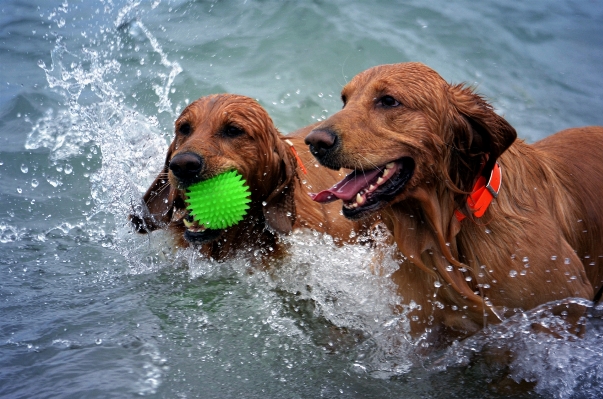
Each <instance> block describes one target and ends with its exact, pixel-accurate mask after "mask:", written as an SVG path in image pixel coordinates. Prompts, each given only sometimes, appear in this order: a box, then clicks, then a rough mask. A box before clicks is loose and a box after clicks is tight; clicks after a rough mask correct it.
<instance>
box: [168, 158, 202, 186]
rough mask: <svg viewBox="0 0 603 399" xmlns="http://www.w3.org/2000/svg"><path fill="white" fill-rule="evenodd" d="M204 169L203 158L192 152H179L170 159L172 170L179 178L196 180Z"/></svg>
mask: <svg viewBox="0 0 603 399" xmlns="http://www.w3.org/2000/svg"><path fill="white" fill-rule="evenodd" d="M202 169H203V158H201V157H200V156H199V155H197V154H195V153H192V152H184V153H182V154H178V155H176V156H174V157H173V158H172V160H171V161H170V170H171V171H172V173H173V174H174V176H176V177H177V178H178V179H180V180H183V181H190V180H194V179H195V178H196V177H197V176H198V174H199V173H200V172H201V170H202Z"/></svg>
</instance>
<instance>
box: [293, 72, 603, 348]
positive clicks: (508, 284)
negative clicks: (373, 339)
mask: <svg viewBox="0 0 603 399" xmlns="http://www.w3.org/2000/svg"><path fill="white" fill-rule="evenodd" d="M341 98H342V100H343V109H342V110H341V111H339V112H337V113H336V114H334V115H333V116H331V117H330V118H328V119H326V120H325V121H323V122H322V123H321V124H320V125H319V126H316V127H315V128H314V130H313V131H312V132H311V133H310V134H309V135H308V136H307V137H306V140H305V141H306V143H307V144H308V145H309V147H310V151H311V152H312V153H313V155H314V156H315V157H316V158H317V159H318V160H319V161H320V163H321V164H322V165H324V166H326V167H328V168H331V169H333V170H339V169H340V168H348V169H352V170H353V172H352V173H350V174H349V175H348V176H346V177H345V179H343V180H342V181H341V182H339V183H337V184H336V185H334V186H333V187H331V188H330V189H328V190H325V191H323V192H321V193H319V194H317V195H316V196H315V200H317V201H319V202H321V203H327V202H330V201H335V200H337V199H341V200H342V201H343V214H344V215H345V216H346V217H348V218H349V219H351V220H358V219H361V218H363V217H366V216H367V215H375V214H378V215H380V217H381V218H382V220H383V222H384V223H385V224H386V225H387V227H388V229H389V230H390V232H391V233H392V237H393V240H394V241H395V243H396V245H397V247H398V249H399V251H400V253H401V254H402V255H403V256H401V261H400V268H399V270H397V271H396V272H395V273H394V274H393V276H392V278H393V279H394V280H395V282H396V283H397V285H398V287H399V293H400V295H401V296H402V297H403V302H404V303H405V304H406V305H408V306H407V310H408V311H409V313H408V319H409V321H410V323H411V331H412V333H413V334H414V335H415V336H419V335H421V334H425V335H423V336H424V337H425V336H427V335H431V340H433V341H434V345H435V344H436V342H435V341H437V342H438V343H439V344H446V343H449V342H451V341H452V340H454V339H460V338H463V337H467V336H469V335H471V334H473V333H475V332H477V331H479V330H480V329H481V328H482V327H484V326H485V325H486V324H487V323H498V322H500V321H501V320H504V319H506V318H508V317H510V316H512V315H513V314H516V313H519V312H522V311H525V310H528V309H532V308H534V307H536V306H538V305H541V304H544V303H548V302H551V301H556V300H562V299H565V298H570V297H576V298H586V299H587V300H598V299H599V297H600V295H601V287H602V283H603V128H601V127H582V128H574V129H568V130H564V131H562V132H559V133H557V134H554V135H552V136H550V137H547V138H545V139H543V140H541V141H539V142H537V143H534V144H532V145H528V144H526V143H525V142H524V141H522V140H516V132H515V129H514V128H513V127H512V126H511V125H510V124H509V123H508V122H507V121H506V120H505V119H504V118H502V117H501V116H499V115H497V114H496V113H495V112H494V111H493V108H492V106H491V105H489V104H488V103H487V102H486V101H485V100H484V99H483V98H482V97H480V96H479V95H477V94H476V93H475V92H474V91H473V90H472V89H471V88H469V87H466V86H465V85H463V84H458V85H451V84H448V83H447V82H446V81H445V80H444V79H443V78H442V77H441V76H440V75H438V74H437V73H436V72H435V71H433V70H432V69H430V68H428V67H427V66H425V65H422V64H419V63H403V64H394V65H382V66H377V67H374V68H371V69H368V70H366V71H364V72H362V73H360V74H358V75H357V76H356V77H354V78H353V79H352V80H351V81H350V82H349V83H348V84H347V85H346V86H345V87H344V88H343V90H342V92H341ZM566 302H567V303H565V304H561V305H559V306H558V307H557V308H556V309H555V310H554V311H553V313H554V314H559V315H561V317H566V318H567V319H568V321H569V323H570V324H572V320H573V321H576V322H577V321H578V320H579V319H580V317H581V315H583V313H584V307H583V306H578V305H576V306H573V305H571V303H572V301H566ZM574 326H575V324H574ZM571 329H573V327H572V328H571ZM571 329H570V330H571ZM574 332H577V331H574Z"/></svg>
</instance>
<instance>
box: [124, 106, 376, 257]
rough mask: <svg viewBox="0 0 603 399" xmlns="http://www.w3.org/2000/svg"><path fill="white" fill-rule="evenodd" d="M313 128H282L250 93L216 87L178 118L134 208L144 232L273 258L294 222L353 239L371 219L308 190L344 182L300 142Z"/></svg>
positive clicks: (207, 250)
mask: <svg viewBox="0 0 603 399" xmlns="http://www.w3.org/2000/svg"><path fill="white" fill-rule="evenodd" d="M311 129H312V126H308V127H306V128H302V129H300V130H298V131H296V132H293V133H291V134H289V135H286V136H285V135H282V134H280V133H279V131H278V130H277V128H276V127H275V126H274V124H273V122H272V119H271V118H270V116H269V115H268V113H267V112H266V111H265V110H264V108H263V107H262V106H261V105H260V104H259V103H258V102H257V101H256V100H254V99H252V98H249V97H245V96H241V95H235V94H215V95H210V96H207V97H202V98H200V99H198V100H196V101H194V102H193V103H191V104H189V105H188V106H187V107H186V108H185V109H184V110H183V111H182V114H181V115H180V116H179V117H178V119H177V120H176V122H175V134H174V139H173V141H172V143H171V144H170V146H169V148H168V151H167V155H166V159H165V163H164V165H163V168H162V170H161V171H160V173H159V174H158V175H157V177H156V178H155V180H154V181H153V182H152V183H151V185H150V187H149V188H148V189H147V191H146V193H145V194H144V196H143V198H142V202H141V203H140V204H139V205H138V206H136V207H135V209H134V210H133V211H132V213H131V215H130V221H131V223H132V225H133V226H134V228H135V230H136V231H137V232H139V233H143V234H144V233H149V232H152V231H154V230H157V229H168V230H169V231H171V232H172V234H173V235H174V238H175V243H176V246H178V247H187V246H191V245H193V246H195V247H198V248H199V250H200V251H201V252H202V253H203V254H204V255H206V256H209V257H211V258H214V259H217V260H222V259H226V258H229V257H233V256H235V255H236V254H238V253H240V252H241V251H245V252H255V250H258V249H259V250H260V253H262V254H264V255H265V256H275V255H278V254H280V253H282V251H283V249H284V248H283V245H282V243H281V240H280V236H281V235H283V234H288V233H290V232H291V231H292V230H294V229H302V228H306V229H311V230H315V231H318V232H320V233H326V234H329V235H331V236H332V237H333V239H334V241H335V242H336V243H339V244H343V243H346V242H354V241H355V240H356V239H357V237H358V236H359V235H362V233H363V232H365V231H366V230H367V229H368V228H369V227H370V225H371V224H372V221H362V222H358V221H350V220H348V219H346V218H344V217H343V216H342V215H341V213H340V209H339V207H338V206H337V205H336V204H319V203H317V202H314V201H312V199H311V197H310V195H309V193H310V192H315V191H317V190H319V189H320V188H322V187H328V186H330V185H332V184H334V183H336V182H337V181H339V180H341V178H342V177H343V173H344V172H337V171H333V170H330V169H327V168H324V167H321V166H318V164H317V162H316V161H315V160H314V159H313V157H312V156H311V154H310V153H309V151H308V149H307V147H306V146H305V145H304V143H303V139H304V137H305V136H306V135H307V134H308V133H309V132H310V130H311Z"/></svg>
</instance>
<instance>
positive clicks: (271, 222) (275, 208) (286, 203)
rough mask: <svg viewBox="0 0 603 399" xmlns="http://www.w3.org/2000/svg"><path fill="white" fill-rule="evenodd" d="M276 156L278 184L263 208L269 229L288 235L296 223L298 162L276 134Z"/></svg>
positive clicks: (278, 134)
mask: <svg viewBox="0 0 603 399" xmlns="http://www.w3.org/2000/svg"><path fill="white" fill-rule="evenodd" d="M276 134H277V137H276V141H275V148H274V153H275V154H274V155H275V163H276V165H274V167H275V168H276V169H275V170H277V171H278V183H277V185H276V187H275V189H274V190H273V191H272V192H271V193H270V194H269V195H268V198H267V199H266V205H265V206H264V207H263V208H262V209H263V211H264V219H265V220H266V224H267V225H268V227H269V228H270V229H272V230H274V231H276V232H278V233H282V234H286V233H289V232H291V230H293V223H294V222H295V216H296V215H295V198H294V191H295V183H296V181H295V179H296V177H297V173H296V169H295V168H296V166H297V164H296V160H295V157H294V156H293V154H292V153H291V151H290V149H289V145H288V144H287V143H285V141H284V139H283V138H282V137H280V133H278V132H276Z"/></svg>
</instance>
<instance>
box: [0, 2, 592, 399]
mask: <svg viewBox="0 0 603 399" xmlns="http://www.w3.org/2000/svg"><path fill="white" fill-rule="evenodd" d="M507 3H508V2H493V1H484V2H471V1H456V2H450V1H433V2H430V3H429V4H426V3H425V2H420V1H410V2H393V1H381V2H370V3H369V2H362V1H331V2H321V1H315V2H277V1H251V0H247V1H233V2H211V1H184V0H182V1H167V0H154V1H150V2H142V1H117V0H115V1H113V0H105V1H97V2H75V1H65V2H60V1H44V2H42V1H37V2H36V1H17V0H6V1H3V3H2V4H1V5H0V61H1V62H2V75H1V76H2V79H0V84H1V86H0V251H1V254H2V257H1V258H0V315H1V317H0V396H2V397H11V398H31V397H40V398H42V397H52V398H56V397H78V398H79V397H112V398H113V397H132V396H139V395H146V396H150V397H182V398H192V397H204V398H228V397H245V398H248V397H249V398H253V397H261V398H266V397H267V398H277V397H287V398H292V397H300V398H314V397H348V398H358V397H367V398H369V397H373V398H384V397H388V398H389V397H405V398H406V397H409V398H412V397H436V398H437V397H442V398H444V397H446V398H448V397H459V398H470V397H475V398H481V397H505V395H507V394H506V393H505V392H504V391H502V392H501V391H500V389H499V390H498V391H496V390H495V389H493V388H492V387H491V385H493V383H495V382H496V381H497V380H499V379H501V378H502V377H504V376H505V375H510V376H511V378H512V379H515V380H517V381H519V380H521V379H525V380H530V381H537V384H536V386H535V388H534V389H533V390H532V391H531V392H528V393H524V394H521V395H524V396H529V397H558V398H594V397H599V396H600V392H602V391H603V369H602V367H603V366H601V365H602V364H603V362H602V360H603V335H602V334H603V322H602V321H601V318H600V314H601V313H602V310H601V309H591V312H590V313H591V317H590V319H589V320H588V323H587V324H588V325H587V327H588V330H587V334H586V336H585V337H584V338H583V339H580V340H570V339H559V340H551V339H550V338H548V337H544V336H539V335H533V334H530V333H529V328H528V326H529V323H530V322H531V321H533V320H537V319H538V318H539V317H541V316H542V312H544V311H545V310H546V309H537V310H534V311H532V312H530V313H529V314H526V315H524V317H523V318H518V319H515V320H510V321H509V322H507V323H505V324H503V325H501V326H497V327H495V328H492V329H490V330H488V331H487V332H486V333H484V334H478V335H476V336H475V337H472V338H471V339H468V340H466V341H465V342H462V343H458V344H457V345H455V346H453V347H452V348H450V349H449V350H447V351H444V352H441V353H437V354H433V355H430V356H424V355H420V354H418V353H417V351H416V348H415V344H416V343H414V342H412V341H409V340H408V337H407V336H406V334H405V331H406V324H405V319H404V315H403V314H402V315H396V314H394V313H393V312H392V310H391V309H392V307H393V305H395V304H396V303H397V301H398V299H397V297H396V296H395V295H394V293H393V287H392V286H391V284H390V281H389V279H388V278H387V275H388V274H389V273H391V272H392V271H393V270H394V268H395V264H394V263H393V262H389V261H388V262H385V263H384V264H383V265H382V266H381V267H382V270H381V273H378V274H375V273H372V272H371V271H370V270H369V260H370V258H371V256H372V254H371V253H370V250H369V249H367V248H364V247H346V248H338V247H336V246H334V245H333V244H332V242H331V241H330V239H329V237H322V236H315V235H313V234H311V233H308V232H305V233H297V234H295V235H293V236H291V237H289V238H288V240H289V241H290V242H291V253H290V255H289V257H288V258H287V259H285V260H284V261H283V262H282V265H280V267H278V268H276V269H275V270H273V271H271V272H259V271H256V272H253V273H250V272H249V259H246V258H244V257H241V259H238V260H236V261H232V262H227V263H223V264H218V263H215V262H211V261H209V260H207V259H203V258H201V257H200V256H199V255H198V254H196V253H194V252H192V251H173V250H172V245H171V242H170V237H168V236H167V235H165V234H163V233H161V232H157V233H154V234H152V235H150V236H137V235H135V234H133V233H132V232H131V230H130V228H129V226H128V225H127V223H126V218H125V216H126V214H127V213H128V210H129V209H130V206H131V204H132V201H136V200H137V199H139V198H140V196H141V195H142V192H143V191H144V190H145V188H146V187H147V185H148V184H149V183H150V182H151V181H152V179H153V177H154V176H155V175H156V173H157V171H158V170H159V169H160V167H161V164H162V161H163V157H164V154H165V150H166V148H167V143H168V142H169V140H170V139H171V134H172V132H171V129H172V124H173V121H174V119H175V117H176V115H177V114H179V112H180V110H181V109H182V108H183V107H184V106H185V105H186V104H187V103H188V102H190V101H192V100H194V99H196V98H198V97H200V96H203V95H207V94H210V93H217V92H232V93H240V94H245V95H249V96H252V97H254V98H257V99H258V100H259V102H260V103H261V104H262V105H264V106H265V107H266V108H267V110H268V111H269V112H270V114H271V115H272V116H273V119H274V121H275V123H276V124H277V126H279V128H280V129H281V130H282V131H283V132H289V131H292V130H294V129H296V128H298V127H301V126H304V125H307V124H309V123H311V122H313V121H315V120H317V119H321V118H324V117H326V116H327V115H330V114H332V113H333V112H335V111H336V110H338V109H339V108H340V101H339V91H340V89H341V87H342V85H343V84H345V82H346V81H347V80H349V79H350V78H351V77H352V76H354V75H355V74H356V73H358V72H360V71H362V70H364V69H366V68H368V67H370V66H373V65H377V64H382V63H391V62H400V61H422V62H424V63H426V64H428V65H430V66H431V67H433V68H435V69H436V70H437V71H439V72H440V73H441V74H442V76H444V77H445V78H446V79H447V80H449V81H453V82H461V81H467V82H470V83H473V84H475V85H477V87H478V91H479V92H481V93H482V94H484V95H486V96H487V97H488V98H489V99H490V100H491V102H492V103H493V104H494V105H495V106H496V108H497V110H498V111H499V112H501V113H503V114H504V115H505V117H506V118H507V119H508V120H509V121H510V122H511V123H512V124H513V125H514V126H515V127H516V128H517V130H518V132H519V135H520V137H522V138H525V139H527V140H528V141H535V140H537V139H539V138H542V137H545V136H547V135H549V134H551V133H553V132H554V131H557V130H561V129H563V128H566V127H570V126H579V125H593V124H598V125H603V114H602V113H601V110H602V109H603V90H602V87H603V74H602V73H601V65H603V3H602V2H601V1H557V2H554V3H553V2H548V3H545V2H523V3H525V4H523V3H521V4H520V3H517V4H511V3H508V4H507ZM501 345H502V346H505V347H511V348H513V349H515V351H516V353H521V354H522V356H520V357H517V358H516V359H514V360H513V362H512V363H511V367H510V368H509V369H507V370H504V369H503V368H502V367H498V368H497V367H496V366H493V365H492V364H491V363H488V362H484V361H483V360H482V356H484V355H483V354H484V353H485V354H487V353H495V350H496V348H497V347H499V346H501ZM491 383H492V384H491ZM513 395H516V394H513ZM513 395H511V396H513ZM517 395H519V394H517Z"/></svg>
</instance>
